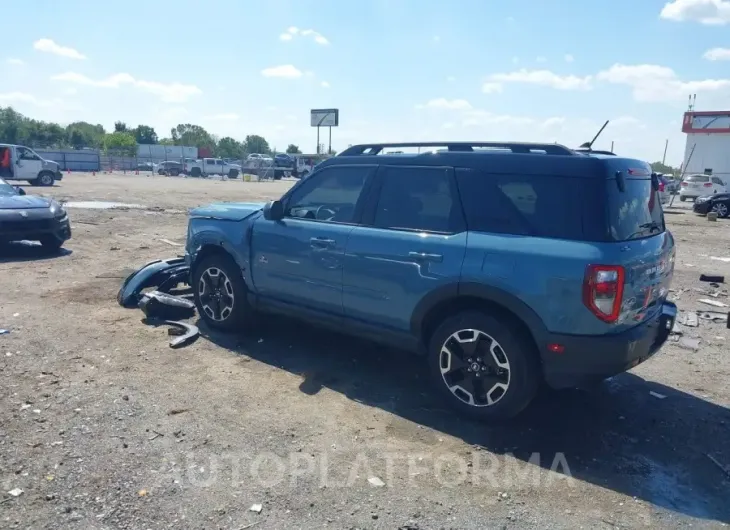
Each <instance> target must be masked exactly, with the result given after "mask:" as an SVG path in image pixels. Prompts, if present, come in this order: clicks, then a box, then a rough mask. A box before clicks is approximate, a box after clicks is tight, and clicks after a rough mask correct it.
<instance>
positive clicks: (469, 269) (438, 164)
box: [185, 142, 677, 420]
mask: <svg viewBox="0 0 730 530" xmlns="http://www.w3.org/2000/svg"><path fill="white" fill-rule="evenodd" d="M430 145H433V144H423V146H424V147H428V146H430ZM442 145H447V146H448V148H447V150H445V151H444V152H439V153H428V154H410V155H405V154H398V155H387V154H384V155H380V154H379V153H380V152H382V150H383V149H384V148H389V147H396V148H397V147H403V146H400V145H392V144H390V145H382V144H369V145H357V146H352V147H349V148H348V149H346V150H345V151H344V152H342V153H340V154H339V155H338V156H336V157H334V158H331V159H329V160H326V161H323V162H321V163H319V164H317V166H316V167H315V168H314V171H313V172H312V174H311V175H310V176H309V177H308V178H306V179H303V180H300V181H299V182H298V183H296V184H295V185H294V186H293V187H292V188H290V189H289V190H288V191H287V192H286V193H284V195H283V196H282V197H281V198H280V199H278V200H275V201H271V202H269V203H267V204H263V203H227V204H217V205H211V206H203V207H200V208H197V209H194V210H192V211H191V213H190V218H189V222H188V230H187V242H186V248H185V260H186V263H187V264H188V265H189V266H190V273H191V278H190V285H191V286H193V290H194V296H195V302H196V305H197V307H198V312H199V314H200V316H201V318H202V319H203V320H204V321H205V323H206V324H207V325H208V326H210V327H211V328H217V329H221V330H230V331H234V332H238V331H239V330H240V329H241V327H242V326H244V325H246V324H247V323H250V322H252V321H253V317H254V313H255V312H267V313H273V314H284V315H289V316H294V317H297V318H299V319H302V320H304V321H307V322H309V323H311V324H313V325H324V326H329V327H331V328H333V329H335V330H337V331H338V332H340V333H342V332H344V333H347V334H349V335H352V336H361V337H366V338H369V339H371V340H375V341H377V342H380V343H383V344H387V345H392V346H396V347H399V348H407V349H411V350H413V351H414V352H417V353H419V354H421V355H422V359H423V362H424V363H426V364H427V365H428V366H429V367H430V370H431V377H432V379H433V384H434V390H435V391H436V392H437V393H438V394H439V395H441V396H442V397H443V398H444V399H445V400H446V401H447V402H449V403H450V404H451V405H452V406H453V407H454V408H456V409H457V410H458V411H459V412H461V413H463V414H465V415H467V416H470V417H474V418H477V419H485V420H489V419H498V418H507V417H511V416H514V415H516V414H518V413H519V412H520V411H522V410H523V409H524V408H525V407H526V406H527V405H528V404H529V403H530V402H531V401H532V399H533V398H534V397H535V395H536V394H537V392H538V389H539V388H540V386H541V385H542V383H543V382H545V383H547V385H549V386H551V387H553V388H568V387H574V386H583V385H590V384H592V383H595V382H597V381H600V380H602V379H604V378H606V377H610V376H612V375H614V374H617V373H619V372H622V371H625V370H628V369H630V368H632V367H634V366H636V365H638V364H639V363H641V362H643V361H645V360H646V359H648V358H650V357H651V356H652V355H654V354H655V353H656V352H657V351H658V350H659V349H660V348H661V347H662V345H663V344H664V343H665V342H666V340H667V339H668V337H669V333H670V331H671V329H672V326H673V324H674V320H675V317H676V313H677V308H676V305H675V304H673V303H672V302H670V301H669V300H667V294H668V292H669V287H670V284H671V280H672V276H673V273H674V260H675V243H674V238H673V237H672V234H671V233H670V232H669V231H668V230H667V228H666V226H665V224H664V214H663V211H662V207H661V204H660V203H659V201H658V200H656V179H655V178H652V174H651V168H650V167H649V165H648V164H647V163H645V162H642V161H639V160H635V159H630V158H624V157H618V156H606V155H593V154H587V155H584V154H578V153H575V152H574V151H573V150H571V149H568V148H567V147H564V146H560V145H557V144H511V143H503V144H498V143H485V142H476V143H467V142H453V143H447V144H442ZM475 146H476V147H489V148H492V147H499V148H501V149H500V151H498V152H499V154H494V153H493V152H490V151H489V150H486V149H485V150H484V152H483V153H478V154H477V153H474V152H464V151H467V150H468V151H472V148H473V147H475ZM525 151H527V152H531V153H534V154H531V155H530V156H525V155H524V154H523V153H524V152H525ZM513 236H515V237H513ZM383 369H385V370H387V369H388V368H387V366H384V367H383Z"/></svg>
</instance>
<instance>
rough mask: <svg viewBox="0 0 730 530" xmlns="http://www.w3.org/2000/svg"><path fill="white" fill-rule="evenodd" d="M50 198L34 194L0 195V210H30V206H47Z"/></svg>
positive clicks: (49, 203)
mask: <svg viewBox="0 0 730 530" xmlns="http://www.w3.org/2000/svg"><path fill="white" fill-rule="evenodd" d="M50 205H51V200H50V199H46V198H44V197H36V196H34V195H11V196H10V197H0V210H11V209H19V210H30V209H32V208H48V207H49V206H50Z"/></svg>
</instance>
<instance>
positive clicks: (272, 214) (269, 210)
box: [264, 201, 284, 221]
mask: <svg viewBox="0 0 730 530" xmlns="http://www.w3.org/2000/svg"><path fill="white" fill-rule="evenodd" d="M283 218H284V205H283V204H282V203H281V201H269V202H267V203H266V204H265V205H264V219H266V220H267V221H279V220H281V219H283Z"/></svg>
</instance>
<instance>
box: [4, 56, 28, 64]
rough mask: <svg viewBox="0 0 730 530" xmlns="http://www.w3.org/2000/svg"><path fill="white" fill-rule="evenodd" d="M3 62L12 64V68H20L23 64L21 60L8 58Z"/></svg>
mask: <svg viewBox="0 0 730 530" xmlns="http://www.w3.org/2000/svg"><path fill="white" fill-rule="evenodd" d="M5 62H6V63H8V64H12V65H13V66H22V65H24V64H25V62H23V60H22V59H16V58H14V57H10V58H9V59H7V60H6V61H5Z"/></svg>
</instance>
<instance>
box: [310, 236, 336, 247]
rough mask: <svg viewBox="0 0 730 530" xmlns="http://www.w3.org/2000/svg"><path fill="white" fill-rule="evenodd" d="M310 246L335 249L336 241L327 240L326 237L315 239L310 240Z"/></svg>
mask: <svg viewBox="0 0 730 530" xmlns="http://www.w3.org/2000/svg"><path fill="white" fill-rule="evenodd" d="M309 244H310V245H311V246H312V247H317V248H324V247H333V246H334V245H335V240H334V239H327V238H326V237H313V238H311V239H310V240H309Z"/></svg>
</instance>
